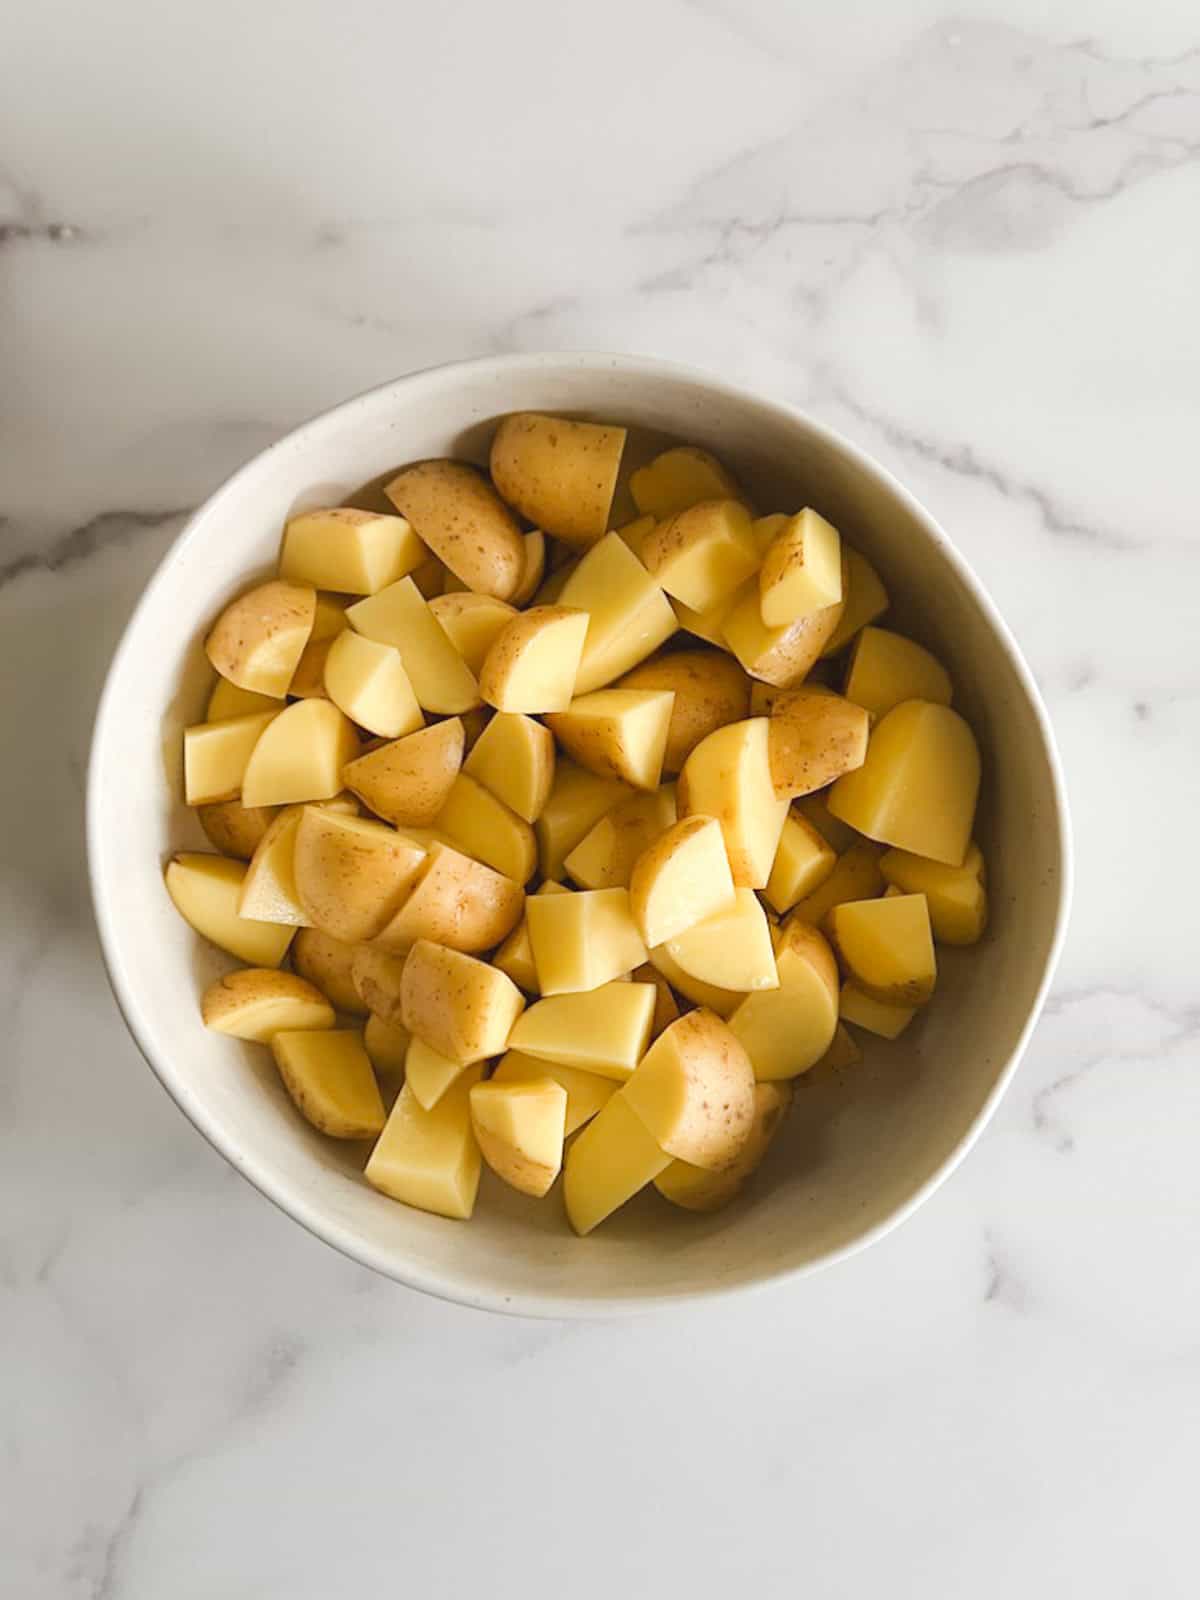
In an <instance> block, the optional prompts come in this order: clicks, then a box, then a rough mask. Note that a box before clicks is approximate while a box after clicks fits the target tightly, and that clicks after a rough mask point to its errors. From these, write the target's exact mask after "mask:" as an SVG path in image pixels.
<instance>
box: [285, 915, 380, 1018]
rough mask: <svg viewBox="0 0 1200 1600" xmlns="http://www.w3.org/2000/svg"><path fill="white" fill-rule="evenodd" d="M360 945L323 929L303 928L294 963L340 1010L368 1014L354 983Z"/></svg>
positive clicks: (294, 947)
mask: <svg viewBox="0 0 1200 1600" xmlns="http://www.w3.org/2000/svg"><path fill="white" fill-rule="evenodd" d="M357 948H358V947H357V946H356V945H352V944H347V943H346V942H345V940H343V939H333V938H331V937H330V935H329V934H327V933H322V932H321V930H320V929H319V928H301V929H300V931H299V932H298V933H297V934H296V939H295V943H294V944H293V945H292V965H293V966H294V967H295V969H296V971H297V972H298V973H299V974H300V976H301V977H302V978H307V979H308V981H309V983H311V984H314V985H315V986H316V987H317V988H318V989H319V990H320V991H321V993H322V994H323V995H324V996H325V997H326V999H327V1000H328V1001H329V1002H330V1004H331V1005H332V1006H333V1007H334V1009H335V1010H337V1011H344V1012H345V1013H346V1014H347V1016H352V1017H358V1016H365V1015H366V1013H367V1009H368V1008H367V1007H366V1006H365V1005H364V1004H363V1000H362V996H361V995H360V994H359V992H358V990H357V989H356V988H355V986H354V979H353V976H352V965H353V961H354V954H355V951H356V949H357Z"/></svg>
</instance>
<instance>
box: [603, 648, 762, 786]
mask: <svg viewBox="0 0 1200 1600" xmlns="http://www.w3.org/2000/svg"><path fill="white" fill-rule="evenodd" d="M617 687H618V688H620V689H668V690H670V691H671V692H672V693H673V694H674V696H675V701H674V704H673V705H672V707H671V721H670V723H669V725H668V727H667V747H666V749H665V750H664V751H663V771H664V772H667V773H674V772H678V771H679V770H680V769H681V768H682V766H683V764H684V762H685V761H686V760H687V758H688V756H690V755H691V753H692V751H693V750H694V749H695V748H696V746H697V745H698V744H699V743H700V741H701V739H706V738H707V737H708V735H709V734H710V733H715V732H716V730H717V729H718V728H723V727H724V726H725V724H726V723H728V722H740V721H742V720H743V719H744V718H745V717H746V716H747V715H748V713H749V710H750V680H749V679H748V678H747V677H746V674H745V673H744V672H743V671H742V669H741V667H740V666H739V665H738V663H737V662H736V661H731V660H730V659H729V657H728V656H715V655H713V653H712V651H711V650H674V651H670V652H669V653H668V654H666V655H659V656H655V657H654V658H653V659H652V660H650V661H646V662H643V663H642V665H641V666H640V667H635V668H634V670H633V671H632V672H627V673H626V674H625V676H624V677H623V678H622V679H621V681H620V683H619V684H618V685H617Z"/></svg>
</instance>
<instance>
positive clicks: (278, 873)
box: [238, 806, 312, 928]
mask: <svg viewBox="0 0 1200 1600" xmlns="http://www.w3.org/2000/svg"><path fill="white" fill-rule="evenodd" d="M303 815H304V807H303V806H288V807H286V809H285V810H283V811H281V812H280V813H279V815H278V816H277V817H276V818H275V820H274V822H272V824H271V826H270V827H269V828H268V829H267V831H266V833H265V834H264V835H263V838H262V842H261V843H260V844H259V846H258V849H257V850H256V851H255V852H254V854H253V856H251V858H250V865H249V867H248V868H247V869H246V876H245V878H244V879H243V880H242V894H241V899H240V900H239V901H238V915H239V916H242V917H249V918H250V919H251V920H252V921H254V922H281V923H290V924H292V926H293V927H297V928H308V927H311V926H312V921H311V919H310V917H309V916H308V913H307V912H306V911H305V909H304V907H303V906H302V905H301V904H300V896H299V894H298V893H297V891H296V832H297V830H298V829H299V827H300V818H301V817H302V816H303Z"/></svg>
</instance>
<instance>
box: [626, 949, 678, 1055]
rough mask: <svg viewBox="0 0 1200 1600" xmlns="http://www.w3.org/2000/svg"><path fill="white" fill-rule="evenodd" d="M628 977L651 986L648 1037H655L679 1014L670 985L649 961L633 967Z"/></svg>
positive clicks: (634, 981) (635, 981)
mask: <svg viewBox="0 0 1200 1600" xmlns="http://www.w3.org/2000/svg"><path fill="white" fill-rule="evenodd" d="M630 979H631V981H632V982H633V983H648V984H651V985H652V986H653V989H654V1015H653V1016H652V1017H651V1019H650V1037H651V1038H652V1039H657V1038H658V1036H659V1034H660V1033H661V1032H662V1031H663V1029H664V1028H669V1027H670V1026H671V1024H672V1023H673V1022H674V1021H675V1019H676V1018H677V1017H678V1016H679V1015H680V1012H679V1002H678V1001H677V1000H676V998H675V995H674V993H673V992H672V990H671V985H670V984H669V983H668V982H667V980H666V979H665V978H664V977H663V975H662V973H661V972H660V971H659V970H658V968H657V967H656V966H654V965H653V963H651V962H649V961H647V962H646V964H645V966H643V967H635V968H634V969H633V972H632V973H631V974H630Z"/></svg>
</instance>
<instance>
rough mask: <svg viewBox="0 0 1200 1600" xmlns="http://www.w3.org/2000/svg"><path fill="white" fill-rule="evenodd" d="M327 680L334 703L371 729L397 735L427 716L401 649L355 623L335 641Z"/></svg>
mask: <svg viewBox="0 0 1200 1600" xmlns="http://www.w3.org/2000/svg"><path fill="white" fill-rule="evenodd" d="M324 682H325V691H326V693H327V694H328V695H329V698H330V699H331V700H332V701H333V703H334V705H335V706H337V707H338V709H339V710H341V711H344V712H345V713H346V715H347V716H348V717H349V718H351V720H352V721H354V722H357V723H358V725H359V727H360V728H366V730H367V732H368V733H374V734H378V735H380V736H381V737H382V738H385V739H397V738H399V737H400V736H401V734H405V733H415V732H416V730H417V729H418V728H420V727H422V726H423V724H424V722H425V718H424V716H423V715H422V713H421V707H420V706H419V705H418V704H417V697H416V695H415V694H414V693H413V686H412V684H411V683H410V682H409V678H408V673H407V672H405V670H404V661H403V658H402V657H401V655H400V652H399V650H395V649H393V648H392V646H391V645H389V644H380V643H379V642H378V640H375V639H367V638H364V637H363V635H362V634H361V633H355V632H354V631H353V629H351V628H346V629H344V630H343V632H341V633H339V634H338V636H337V637H336V638H335V639H333V640H332V641H331V643H330V646H329V654H328V655H327V656H326V657H325V675H324Z"/></svg>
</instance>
